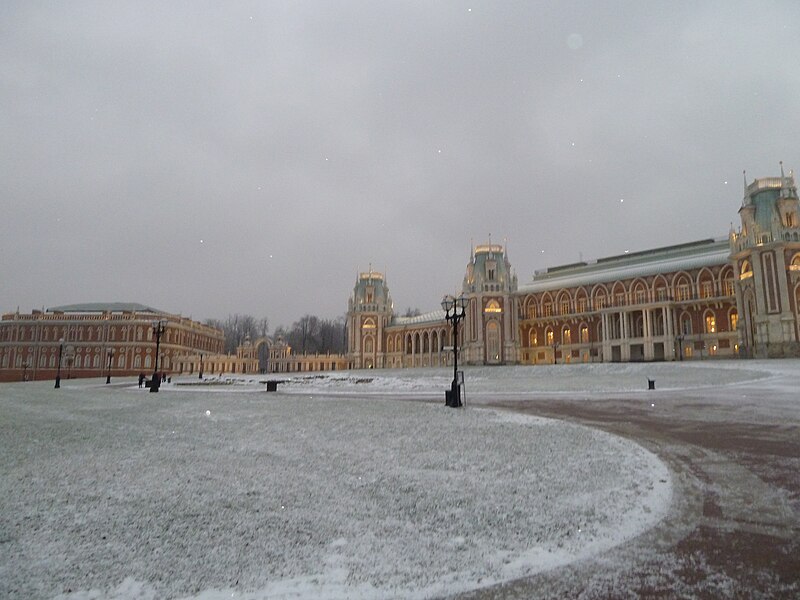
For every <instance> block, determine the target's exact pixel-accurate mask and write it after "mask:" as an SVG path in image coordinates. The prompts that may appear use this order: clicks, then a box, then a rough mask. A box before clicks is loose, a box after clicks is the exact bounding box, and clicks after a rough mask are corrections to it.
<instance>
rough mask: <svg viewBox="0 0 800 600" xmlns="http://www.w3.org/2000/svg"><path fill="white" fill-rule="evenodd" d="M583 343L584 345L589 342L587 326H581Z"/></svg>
mask: <svg viewBox="0 0 800 600" xmlns="http://www.w3.org/2000/svg"><path fill="white" fill-rule="evenodd" d="M581 342H582V343H584V344H586V343H588V342H589V328H588V327H587V326H586V325H581Z"/></svg>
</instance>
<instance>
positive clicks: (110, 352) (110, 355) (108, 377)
mask: <svg viewBox="0 0 800 600" xmlns="http://www.w3.org/2000/svg"><path fill="white" fill-rule="evenodd" d="M107 354H108V372H107V373H106V383H107V384H108V383H111V361H112V360H113V359H114V349H113V348H109V349H108V352H107Z"/></svg>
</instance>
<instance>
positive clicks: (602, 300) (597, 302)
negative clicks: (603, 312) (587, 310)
mask: <svg viewBox="0 0 800 600" xmlns="http://www.w3.org/2000/svg"><path fill="white" fill-rule="evenodd" d="M605 305H606V297H605V296H598V297H597V298H595V299H594V308H595V310H600V309H601V308H603V307H604V306H605Z"/></svg>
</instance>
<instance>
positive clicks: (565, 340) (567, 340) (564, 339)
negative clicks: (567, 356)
mask: <svg viewBox="0 0 800 600" xmlns="http://www.w3.org/2000/svg"><path fill="white" fill-rule="evenodd" d="M561 343H562V344H571V343H572V332H571V331H570V329H569V327H564V329H563V330H562V331H561Z"/></svg>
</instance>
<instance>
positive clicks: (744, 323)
mask: <svg viewBox="0 0 800 600" xmlns="http://www.w3.org/2000/svg"><path fill="white" fill-rule="evenodd" d="M799 204H800V203H799V202H798V196H797V186H796V183H795V179H794V175H793V174H792V173H790V174H789V176H788V177H787V176H785V175H784V173H783V166H782V165H781V176H780V177H767V178H761V179H756V180H754V181H753V182H752V183H750V184H747V182H745V192H744V199H743V201H742V206H741V208H740V209H739V215H740V218H741V227H740V229H738V230H736V231H734V230H732V231H731V232H730V234H729V236H728V238H724V239H706V240H700V241H696V242H690V243H683V244H677V245H673V246H669V247H665V248H655V249H652V250H645V251H642V252H633V253H627V254H623V255H620V256H612V257H608V258H601V259H598V260H595V261H590V262H579V263H574V264H569V265H564V266H559V267H552V268H548V269H545V270H542V271H537V272H536V273H535V274H534V275H533V277H532V278H531V280H530V281H529V282H527V283H523V284H519V283H518V280H517V276H516V275H515V274H514V273H513V271H512V268H511V263H510V261H509V257H508V254H507V252H506V249H505V248H504V247H503V246H501V245H494V244H491V243H489V244H487V245H482V246H477V247H476V248H474V250H473V251H472V254H471V256H470V259H469V262H468V263H467V266H466V273H465V275H464V279H463V283H462V290H461V291H462V294H463V295H464V296H465V297H466V299H467V301H468V303H467V308H466V317H465V319H464V320H463V321H462V322H461V324H460V330H459V341H460V342H461V343H460V344H459V346H460V347H459V350H460V355H459V356H460V358H459V361H460V362H462V363H465V364H473V365H491V364H531V365H534V364H553V363H571V362H572V363H575V362H581V363H583V362H628V361H662V360H668V361H671V360H699V359H705V358H725V357H728V358H730V357H759V358H761V357H782V356H800V343H799V342H798V340H800V337H799V336H800V216H799V215H798V208H800V206H799ZM347 333H348V353H347V359H348V366H349V367H350V368H354V369H369V368H410V367H426V366H442V365H446V364H450V362H451V361H452V343H453V342H452V339H451V336H452V330H451V326H450V324H449V323H448V322H447V321H446V320H445V315H444V311H442V310H437V311H433V312H430V313H427V314H423V315H419V316H416V317H399V316H396V315H395V314H394V312H393V306H392V300H391V296H390V294H389V288H388V285H387V282H386V280H385V278H384V276H383V275H382V274H381V273H377V272H374V271H372V270H370V271H369V272H366V273H360V274H359V276H358V277H357V279H356V284H355V287H354V290H353V295H352V296H351V297H350V300H349V303H348V313H347Z"/></svg>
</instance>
